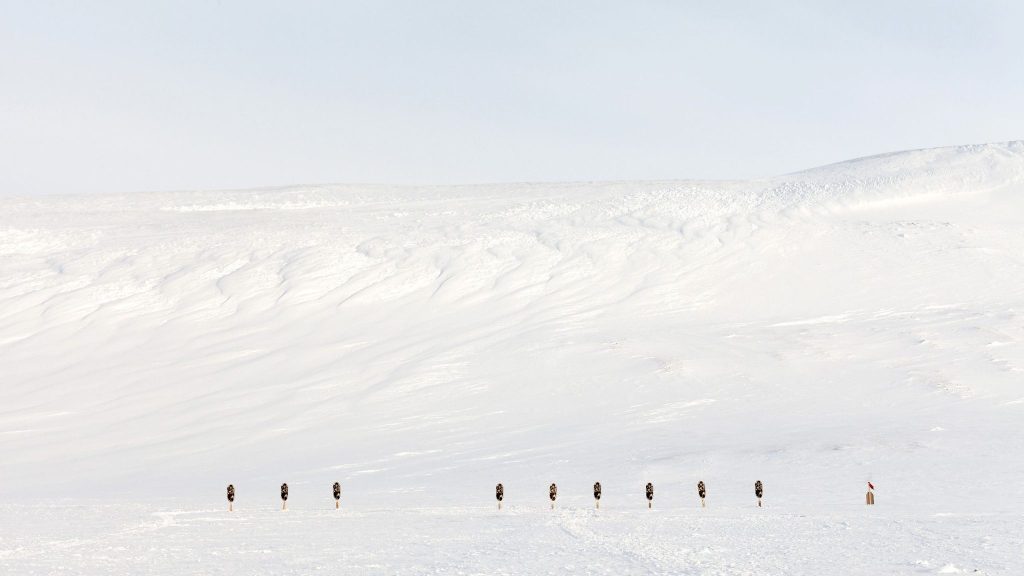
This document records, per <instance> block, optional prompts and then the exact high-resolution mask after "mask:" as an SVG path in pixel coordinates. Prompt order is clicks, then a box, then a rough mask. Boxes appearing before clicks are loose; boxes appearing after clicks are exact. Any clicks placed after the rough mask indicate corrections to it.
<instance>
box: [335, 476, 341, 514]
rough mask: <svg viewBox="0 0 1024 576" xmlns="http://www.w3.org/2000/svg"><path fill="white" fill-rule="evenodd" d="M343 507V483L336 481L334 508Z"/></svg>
mask: <svg viewBox="0 0 1024 576" xmlns="http://www.w3.org/2000/svg"><path fill="white" fill-rule="evenodd" d="M338 508H341V484H338V483H337V482H335V483H334V509H335V510H337V509H338Z"/></svg>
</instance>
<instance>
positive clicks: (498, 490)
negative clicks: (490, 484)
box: [494, 482, 505, 510]
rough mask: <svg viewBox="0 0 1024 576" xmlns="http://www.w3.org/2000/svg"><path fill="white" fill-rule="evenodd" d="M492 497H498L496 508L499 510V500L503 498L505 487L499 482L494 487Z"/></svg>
mask: <svg viewBox="0 0 1024 576" xmlns="http://www.w3.org/2000/svg"><path fill="white" fill-rule="evenodd" d="M494 497H495V498H497V499H498V510H501V501H502V500H504V499H505V487H504V486H502V485H501V482H498V485H497V486H495V487H494Z"/></svg>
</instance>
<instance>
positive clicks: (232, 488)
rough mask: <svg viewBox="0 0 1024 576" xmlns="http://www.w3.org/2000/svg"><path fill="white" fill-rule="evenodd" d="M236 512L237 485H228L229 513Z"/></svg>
mask: <svg viewBox="0 0 1024 576" xmlns="http://www.w3.org/2000/svg"><path fill="white" fill-rule="evenodd" d="M234 511H235V485H234V484H228V512H234Z"/></svg>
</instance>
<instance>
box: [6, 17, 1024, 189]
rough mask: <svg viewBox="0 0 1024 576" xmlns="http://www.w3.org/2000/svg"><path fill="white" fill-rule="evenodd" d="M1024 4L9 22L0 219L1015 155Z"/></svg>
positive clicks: (1023, 131)
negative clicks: (360, 187)
mask: <svg viewBox="0 0 1024 576" xmlns="http://www.w3.org/2000/svg"><path fill="white" fill-rule="evenodd" d="M1022 4H1024V3H1021V2H1011V1H1007V2H984V1H971V2H965V1H953V0H949V1H941V0H928V1H918V2H914V1H898V2H897V1H884V2H864V1H846V0H844V1H837V2H820V1H807V2H800V3H796V2H754V1H752V2H725V1H709V2H684V1H676V2H670V1H638V0H623V1H621V2H598V1H591V2H568V1H557V2H556V1H540V2H529V1H527V2H524V1H508V2H484V1H479V0H466V1H462V2H453V1H431V2H427V1H409V2H387V1H383V0H375V1H365V2H340V1H339V2H297V1H288V2H285V1H282V2H262V1H253V0H248V1H244V2H232V1H220V2H218V1H201V2H184V1H182V2H157V1H145V2H140V1H136V0H131V1H125V2H115V1H110V2H86V1H73V2H72V1H69V2H55V1H46V0H32V1H24V2H22V1H14V0H0V9H2V13H0V194H2V195H22V194H40V193H78V192H90V193H91V192H125V191H135V190H179V189H210V188H239V187H252V186H268V185H281V184H299V183H329V182H391V183H467V182H495V181H539V180H609V179H665V178H745V177H756V176H766V175H772V174H779V173H785V172H792V171H795V170H799V169H803V168H808V167H812V166H815V165H820V164H824V163H829V162H834V161H839V160H844V159H848V158H852V157H857V156H863V155H868V154H874V153H880V152H886V151H893V150H900V149H908V148H921V147H930V146H941V145H950V144H965V143H978V142H987V141H1002V140H1012V139H1020V138H1024V104H1022V103H1024V40H1022V36H1021V34H1022V30H1024V9H1022Z"/></svg>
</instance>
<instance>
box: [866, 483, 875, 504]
mask: <svg viewBox="0 0 1024 576" xmlns="http://www.w3.org/2000/svg"><path fill="white" fill-rule="evenodd" d="M867 502H868V506H874V505H875V485H874V484H872V483H871V482H868V494H867Z"/></svg>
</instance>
